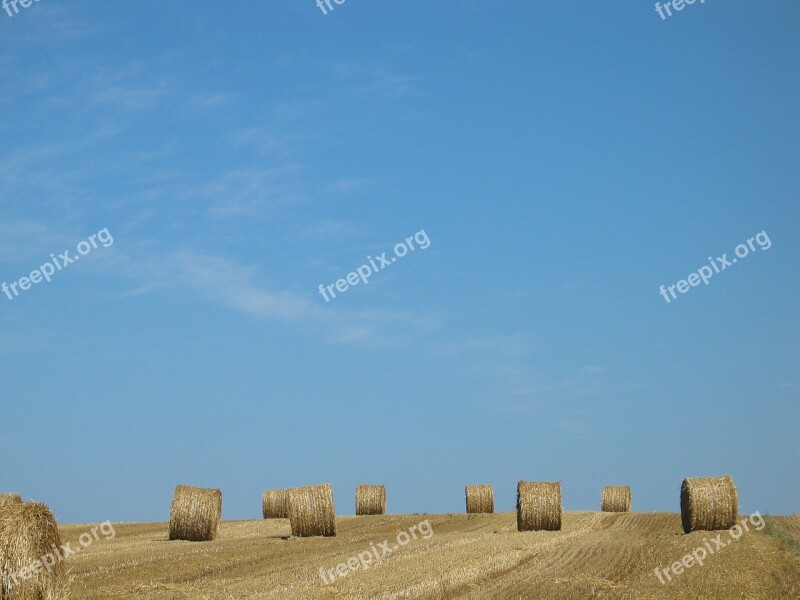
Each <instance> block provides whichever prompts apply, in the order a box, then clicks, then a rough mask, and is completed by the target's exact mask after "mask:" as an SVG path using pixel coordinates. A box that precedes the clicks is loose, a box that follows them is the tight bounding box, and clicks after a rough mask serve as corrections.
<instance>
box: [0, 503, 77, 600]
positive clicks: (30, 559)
mask: <svg viewBox="0 0 800 600" xmlns="http://www.w3.org/2000/svg"><path fill="white" fill-rule="evenodd" d="M60 549H61V537H60V536H59V534H58V525H57V524H56V520H55V519H54V518H53V513H51V512H50V509H49V508H48V507H47V505H45V504H40V503H38V502H12V503H9V504H6V505H5V506H4V507H3V508H2V510H0V598H3V600H39V599H46V600H65V599H66V598H67V597H68V596H69V577H68V576H67V572H66V567H65V565H64V561H63V556H61V555H60V554H59V553H60ZM44 561H46V564H47V565H49V567H45V568H42V563H43V562H44ZM37 563H38V569H37V568H36V567H37Z"/></svg>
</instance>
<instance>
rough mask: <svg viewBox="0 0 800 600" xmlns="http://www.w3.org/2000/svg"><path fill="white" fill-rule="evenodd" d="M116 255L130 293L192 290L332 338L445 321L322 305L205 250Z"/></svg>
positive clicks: (397, 332) (357, 339)
mask: <svg viewBox="0 0 800 600" xmlns="http://www.w3.org/2000/svg"><path fill="white" fill-rule="evenodd" d="M116 261H117V262H116V264H114V265H108V267H109V268H113V270H114V271H115V273H117V274H123V275H124V276H125V277H126V278H127V279H129V280H131V281H132V282H134V284H135V286H136V287H135V288H134V290H133V291H132V292H129V293H128V294H130V293H136V294H144V293H153V292H157V291H159V290H161V291H165V290H169V289H184V290H191V291H192V292H194V293H197V294H199V295H200V296H202V297H204V298H206V299H207V300H210V301H213V302H216V303H218V304H220V305H222V306H225V307H227V308H229V309H231V310H234V311H236V312H239V313H241V314H243V315H247V316H250V317H253V318H258V319H264V320H272V321H277V322H283V323H289V324H293V325H296V326H297V329H298V331H299V332H302V333H304V334H306V335H314V336H316V337H318V338H320V340H321V341H322V342H324V343H328V344H356V345H361V346H368V347H377V346H387V345H396V344H400V343H407V342H409V341H411V340H413V339H415V338H417V337H419V336H421V335H426V334H429V333H432V332H435V331H437V330H439V329H441V328H442V326H443V323H442V320H441V318H440V316H438V315H435V314H425V313H418V312H413V311H399V310H391V309H375V310H363V311H352V312H348V311H345V310H341V309H334V308H332V307H328V306H320V305H319V303H317V302H314V301H313V300H314V299H312V298H310V297H309V296H308V295H305V294H298V293H295V292H291V291H280V290H271V289H269V288H267V287H264V286H262V285H260V284H259V283H258V279H259V273H258V270H257V269H256V268H254V267H249V266H244V265H241V264H238V263H236V262H234V261H232V260H229V259H227V258H223V257H219V256H213V255H208V254H204V253H198V252H192V251H188V250H182V251H173V252H167V253H165V254H164V253H161V252H153V249H152V248H151V249H149V250H148V249H146V248H142V249H140V251H137V252H136V253H135V254H124V253H118V254H117V258H116Z"/></svg>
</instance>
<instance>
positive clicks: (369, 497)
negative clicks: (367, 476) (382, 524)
mask: <svg viewBox="0 0 800 600" xmlns="http://www.w3.org/2000/svg"><path fill="white" fill-rule="evenodd" d="M385 514H386V486H384V485H357V486H356V516H363V515H385Z"/></svg>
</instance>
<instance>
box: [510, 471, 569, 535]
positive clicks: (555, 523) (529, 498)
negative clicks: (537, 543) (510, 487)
mask: <svg viewBox="0 0 800 600" xmlns="http://www.w3.org/2000/svg"><path fill="white" fill-rule="evenodd" d="M560 529H561V483H560V482H557V481H556V482H539V481H520V482H519V483H518V484H517V530H518V531H559V530H560Z"/></svg>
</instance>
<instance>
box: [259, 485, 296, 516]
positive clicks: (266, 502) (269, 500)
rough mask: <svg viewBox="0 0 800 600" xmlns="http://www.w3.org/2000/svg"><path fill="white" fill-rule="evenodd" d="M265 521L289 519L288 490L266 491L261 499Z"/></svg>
mask: <svg viewBox="0 0 800 600" xmlns="http://www.w3.org/2000/svg"><path fill="white" fill-rule="evenodd" d="M261 512H262V513H264V518H265V519H288V518H289V490H267V491H265V492H264V497H263V498H262V499H261Z"/></svg>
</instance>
